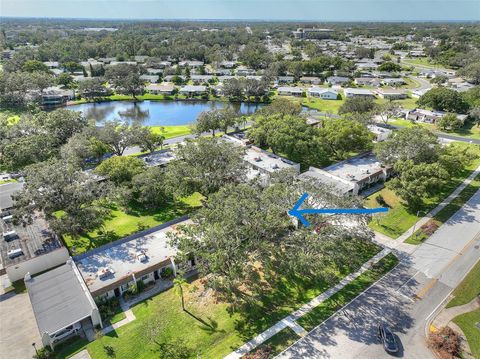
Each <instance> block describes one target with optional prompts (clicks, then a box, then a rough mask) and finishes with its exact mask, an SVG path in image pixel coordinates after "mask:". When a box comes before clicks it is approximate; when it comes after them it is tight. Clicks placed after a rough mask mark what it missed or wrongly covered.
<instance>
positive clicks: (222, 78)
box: [217, 75, 236, 84]
mask: <svg viewBox="0 0 480 359" xmlns="http://www.w3.org/2000/svg"><path fill="white" fill-rule="evenodd" d="M235 78H236V77H235V76H226V75H225V76H218V77H217V79H218V82H219V83H221V84H223V83H224V82H225V81H229V80H231V79H235Z"/></svg>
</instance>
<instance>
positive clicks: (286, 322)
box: [224, 248, 390, 359]
mask: <svg viewBox="0 0 480 359" xmlns="http://www.w3.org/2000/svg"><path fill="white" fill-rule="evenodd" d="M389 253H390V249H387V248H385V249H383V250H382V251H381V252H379V253H377V254H376V255H375V256H374V257H372V258H371V259H370V260H369V261H368V262H366V263H365V264H364V265H363V266H362V267H361V268H360V269H359V270H358V271H357V272H355V273H351V274H349V275H348V276H346V277H345V278H343V279H342V281H340V283H338V284H337V285H336V286H335V287H332V288H330V289H329V290H327V291H326V292H323V293H322V294H320V295H319V296H317V297H315V298H313V299H312V300H311V301H310V302H308V303H307V304H305V305H304V306H302V307H301V308H300V309H298V310H296V311H295V312H293V313H292V314H290V315H289V316H287V317H285V318H283V319H282V320H280V321H279V322H277V323H276V324H275V325H273V326H271V327H270V328H268V329H267V330H265V331H264V332H263V333H261V334H259V335H257V336H256V337H255V338H253V339H252V340H250V341H249V342H247V343H245V344H244V345H242V346H241V347H240V348H238V349H237V350H235V351H234V352H231V353H230V354H228V355H227V356H225V357H224V359H239V358H241V357H242V356H244V355H245V354H247V353H248V352H250V351H251V350H253V349H255V348H256V347H258V346H259V345H260V344H262V343H263V342H265V341H267V340H268V339H270V338H271V337H273V336H274V335H275V334H277V333H278V332H280V331H282V330H283V329H285V328H286V327H290V328H292V329H293V331H294V332H295V333H297V334H298V335H299V336H304V335H305V334H306V333H307V332H306V330H305V329H304V328H302V327H301V326H300V325H298V323H297V322H295V321H296V320H297V319H299V318H301V317H302V316H304V315H305V314H307V313H308V312H310V311H311V310H312V309H314V308H316V307H317V306H319V305H320V304H321V303H322V302H323V301H325V300H326V299H328V298H330V297H331V296H332V295H333V294H335V293H337V292H338V291H340V290H341V289H342V288H343V287H345V286H346V285H347V284H349V283H350V282H352V281H353V280H354V279H356V278H358V277H359V276H360V275H361V274H363V273H364V272H365V271H367V270H368V269H370V268H371V266H372V265H373V264H375V263H377V262H378V261H380V260H381V259H382V258H383V257H385V256H386V255H387V254H389Z"/></svg>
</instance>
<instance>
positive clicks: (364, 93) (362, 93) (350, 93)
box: [343, 88, 375, 98]
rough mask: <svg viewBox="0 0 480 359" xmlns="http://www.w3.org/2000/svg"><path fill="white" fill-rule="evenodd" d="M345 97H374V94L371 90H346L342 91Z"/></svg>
mask: <svg viewBox="0 0 480 359" xmlns="http://www.w3.org/2000/svg"><path fill="white" fill-rule="evenodd" d="M343 93H344V94H345V97H372V98H374V97H375V94H374V93H373V92H372V91H371V90H367V89H360V88H346V89H345V90H343Z"/></svg>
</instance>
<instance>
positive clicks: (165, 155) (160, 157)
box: [138, 150, 175, 167]
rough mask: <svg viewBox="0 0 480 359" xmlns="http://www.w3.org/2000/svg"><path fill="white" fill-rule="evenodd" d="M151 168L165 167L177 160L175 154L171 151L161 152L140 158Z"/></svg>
mask: <svg viewBox="0 0 480 359" xmlns="http://www.w3.org/2000/svg"><path fill="white" fill-rule="evenodd" d="M138 158H140V159H142V160H143V161H144V162H145V164H146V165H147V166H149V167H157V166H165V165H166V164H168V163H169V162H171V161H173V160H174V159H175V154H174V152H172V151H170V150H160V151H154V152H150V153H147V154H144V155H140V156H138Z"/></svg>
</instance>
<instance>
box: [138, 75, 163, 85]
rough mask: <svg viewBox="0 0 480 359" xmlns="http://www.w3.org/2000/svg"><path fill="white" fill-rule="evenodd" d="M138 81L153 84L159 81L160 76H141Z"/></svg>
mask: <svg viewBox="0 0 480 359" xmlns="http://www.w3.org/2000/svg"><path fill="white" fill-rule="evenodd" d="M140 79H141V80H143V81H145V82H150V83H152V84H155V83H157V82H158V80H160V76H158V75H141V76H140Z"/></svg>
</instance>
